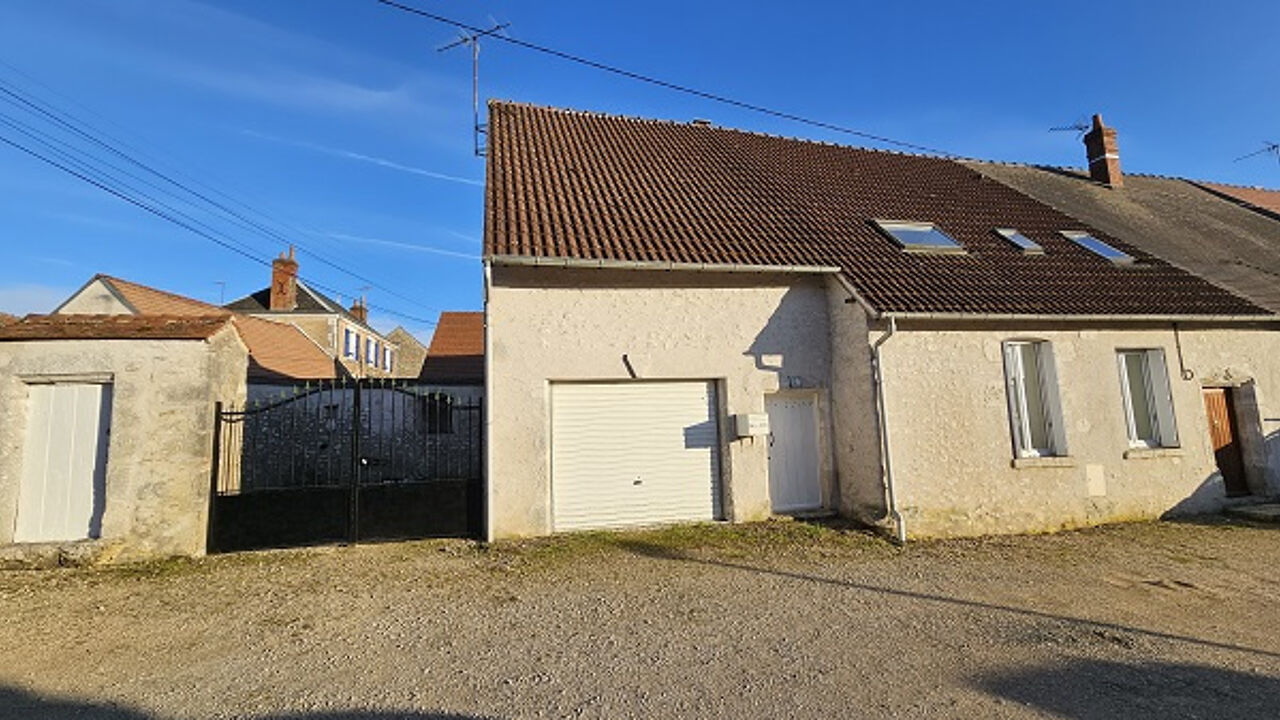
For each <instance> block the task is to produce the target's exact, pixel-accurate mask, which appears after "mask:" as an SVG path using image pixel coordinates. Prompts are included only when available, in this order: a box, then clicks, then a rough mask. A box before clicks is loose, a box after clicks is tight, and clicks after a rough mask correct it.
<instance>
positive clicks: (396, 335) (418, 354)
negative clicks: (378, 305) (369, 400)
mask: <svg viewBox="0 0 1280 720" xmlns="http://www.w3.org/2000/svg"><path fill="white" fill-rule="evenodd" d="M387 340H388V341H390V343H391V344H392V346H393V347H395V348H396V351H397V353H396V354H397V358H396V362H395V369H394V371H393V372H392V375H393V376H394V377H401V378H416V377H418V376H419V375H421V374H422V360H423V359H424V358H426V356H427V346H426V345H423V344H422V342H421V341H420V340H418V338H417V337H415V336H414V334H413V333H411V332H409V331H408V330H405V329H404V328H403V327H400V326H399V325H397V326H396V327H395V329H394V330H392V331H391V332H389V333H387Z"/></svg>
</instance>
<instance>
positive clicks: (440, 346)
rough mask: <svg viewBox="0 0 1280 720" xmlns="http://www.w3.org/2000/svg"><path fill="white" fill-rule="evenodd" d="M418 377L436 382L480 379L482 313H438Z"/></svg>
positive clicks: (467, 382) (481, 379)
mask: <svg viewBox="0 0 1280 720" xmlns="http://www.w3.org/2000/svg"><path fill="white" fill-rule="evenodd" d="M420 377H421V378H422V379H423V380H427V381H429V382H438V383H445V382H456V383H464V384H471V383H482V382H484V313H481V312H442V313H440V321H439V322H438V323H436V331H435V334H434V335H432V336H431V344H430V345H428V346H427V356H426V358H425V359H424V360H423V362H422V375H421V376H420Z"/></svg>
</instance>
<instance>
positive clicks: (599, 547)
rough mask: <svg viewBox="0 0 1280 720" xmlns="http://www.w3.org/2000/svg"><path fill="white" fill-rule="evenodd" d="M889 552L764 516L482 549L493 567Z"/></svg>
mask: <svg viewBox="0 0 1280 720" xmlns="http://www.w3.org/2000/svg"><path fill="white" fill-rule="evenodd" d="M877 549H879V550H884V551H892V550H893V546H892V545H891V544H889V543H888V542H887V541H885V540H883V539H881V538H879V537H877V536H875V535H873V534H871V533H869V532H868V531H866V530H862V529H857V528H854V527H852V526H849V525H845V524H841V523H836V522H830V523H829V522H806V521H799V520H796V521H787V520H770V521H766V522H757V523H741V524H725V523H697V524H687V525H670V526H665V527H658V528H651V529H637V530H614V531H589V532H577V533H569V534H565V535H555V536H551V537H545V538H533V539H527V540H508V541H499V542H496V543H493V544H492V545H489V546H488V547H487V551H486V554H487V555H488V557H489V558H490V560H492V561H494V562H496V563H497V564H498V565H499V566H503V567H507V566H510V565H512V564H528V565H556V564H562V563H568V562H573V561H577V560H582V559H586V558H589V557H596V556H600V555H607V554H613V553H628V554H632V555H643V556H647V557H657V558H684V557H694V556H699V557H703V556H716V557H750V556H757V555H781V554H794V553H796V552H813V551H821V552H827V553H833V552H841V551H844V552H848V551H868V550H877Z"/></svg>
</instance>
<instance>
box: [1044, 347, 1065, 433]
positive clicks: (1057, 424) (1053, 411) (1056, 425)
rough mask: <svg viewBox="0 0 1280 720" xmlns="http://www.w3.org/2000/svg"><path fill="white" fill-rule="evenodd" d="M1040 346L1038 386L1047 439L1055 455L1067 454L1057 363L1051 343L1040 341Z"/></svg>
mask: <svg viewBox="0 0 1280 720" xmlns="http://www.w3.org/2000/svg"><path fill="white" fill-rule="evenodd" d="M1038 347H1039V348H1040V387H1041V389H1042V390H1043V392H1044V405H1045V416H1046V420H1047V421H1048V423H1049V439H1050V441H1051V442H1052V443H1053V453H1054V454H1055V455H1067V454H1068V452H1067V427H1066V425H1067V423H1066V420H1065V419H1064V418H1063V416H1062V398H1061V397H1060V396H1059V394H1058V363H1057V361H1056V360H1055V359H1054V357H1053V344H1052V343H1048V342H1042V343H1039V344H1038Z"/></svg>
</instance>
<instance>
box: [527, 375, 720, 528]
mask: <svg viewBox="0 0 1280 720" xmlns="http://www.w3.org/2000/svg"><path fill="white" fill-rule="evenodd" d="M716 417H717V410H716V395H715V386H714V385H713V384H712V383H709V382H626V383H590V384H587V383H556V384H554V385H552V386H551V503H552V518H553V523H554V526H555V530H557V531H563V530H585V529H589V528H608V527H622V526H627V525H646V524H653V523H669V522H688V521H696V520H714V519H717V518H719V517H720V515H721V512H720V433H719V430H718V428H717V425H716Z"/></svg>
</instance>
